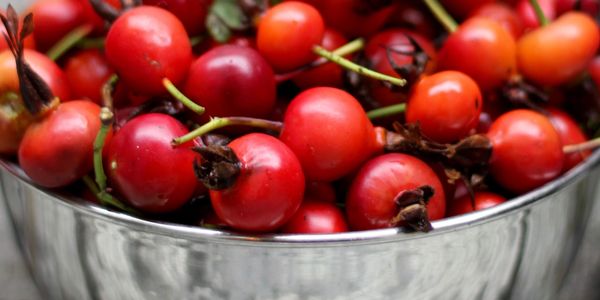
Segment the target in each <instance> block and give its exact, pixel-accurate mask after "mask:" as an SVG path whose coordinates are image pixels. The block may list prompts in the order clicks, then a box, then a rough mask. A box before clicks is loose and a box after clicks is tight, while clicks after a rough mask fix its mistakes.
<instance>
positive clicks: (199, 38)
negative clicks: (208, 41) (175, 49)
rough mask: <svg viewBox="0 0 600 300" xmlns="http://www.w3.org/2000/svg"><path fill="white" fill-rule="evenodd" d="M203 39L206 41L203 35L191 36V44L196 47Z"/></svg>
mask: <svg viewBox="0 0 600 300" xmlns="http://www.w3.org/2000/svg"><path fill="white" fill-rule="evenodd" d="M202 41H204V36H203V35H198V36H192V37H190V44H191V45H192V47H196V46H198V45H200V43H202Z"/></svg>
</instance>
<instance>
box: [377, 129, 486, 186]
mask: <svg viewBox="0 0 600 300" xmlns="http://www.w3.org/2000/svg"><path fill="white" fill-rule="evenodd" d="M394 129H395V131H396V132H388V133H387V142H386V146H385V151H386V152H401V153H408V154H412V155H415V156H419V157H424V158H426V159H428V160H432V161H436V162H439V163H441V164H442V165H443V166H444V169H445V173H446V176H447V180H448V182H450V183H454V182H455V181H456V180H458V179H461V178H464V180H465V183H467V185H468V186H469V188H473V187H476V186H479V185H481V184H483V182H484V179H485V178H486V175H487V173H488V169H489V161H490V158H491V155H492V143H491V141H490V139H489V138H488V137H487V136H485V135H482V134H474V135H471V136H468V137H466V138H464V139H462V140H461V141H459V142H457V143H455V144H441V143H437V142H434V141H432V140H431V139H429V138H427V137H425V136H423V134H422V133H421V130H420V128H419V125H418V124H407V125H401V124H400V123H395V124H394Z"/></svg>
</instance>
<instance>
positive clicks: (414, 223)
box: [391, 185, 435, 232]
mask: <svg viewBox="0 0 600 300" xmlns="http://www.w3.org/2000/svg"><path fill="white" fill-rule="evenodd" d="M434 193H435V191H434V190H433V188H432V187H430V186H428V185H424V186H422V187H419V188H416V189H412V190H406V191H402V192H400V193H399V194H398V195H397V196H396V199H394V201H395V203H396V205H397V206H398V209H399V210H398V214H397V215H396V217H394V218H393V219H392V221H391V225H392V226H398V225H402V223H404V224H406V225H408V226H410V227H411V228H412V229H414V230H415V231H421V232H429V231H431V230H432V229H433V227H432V226H431V223H430V222H429V217H428V216H427V203H428V202H429V199H431V197H433V194H434Z"/></svg>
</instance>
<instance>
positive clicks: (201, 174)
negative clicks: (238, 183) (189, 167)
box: [193, 145, 241, 190]
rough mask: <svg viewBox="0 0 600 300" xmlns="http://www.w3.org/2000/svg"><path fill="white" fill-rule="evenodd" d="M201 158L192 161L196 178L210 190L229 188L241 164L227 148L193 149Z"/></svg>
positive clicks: (211, 146) (208, 147) (205, 147)
mask: <svg viewBox="0 0 600 300" xmlns="http://www.w3.org/2000/svg"><path fill="white" fill-rule="evenodd" d="M193 150H194V151H196V152H198V153H199V154H200V155H201V156H202V157H201V158H198V159H196V160H195V161H194V172H195V174H196V177H197V178H198V180H199V181H200V182H202V184H204V186H206V187H207V188H208V189H211V190H223V189H226V188H229V187H231V186H232V185H233V184H234V183H235V180H236V179H237V177H238V176H239V174H240V170H241V163H240V161H239V159H238V158H237V156H236V155H235V153H234V152H233V150H232V149H231V148H230V147H227V146H220V145H209V146H203V147H194V148H193Z"/></svg>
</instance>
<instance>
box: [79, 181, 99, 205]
mask: <svg viewBox="0 0 600 300" xmlns="http://www.w3.org/2000/svg"><path fill="white" fill-rule="evenodd" d="M83 183H85V185H86V186H87V187H88V189H90V191H91V192H92V193H93V194H94V195H96V196H97V195H98V194H99V193H100V189H99V188H98V185H96V182H95V181H94V180H93V179H92V177H90V176H89V175H85V176H83ZM98 200H100V199H98Z"/></svg>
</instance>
